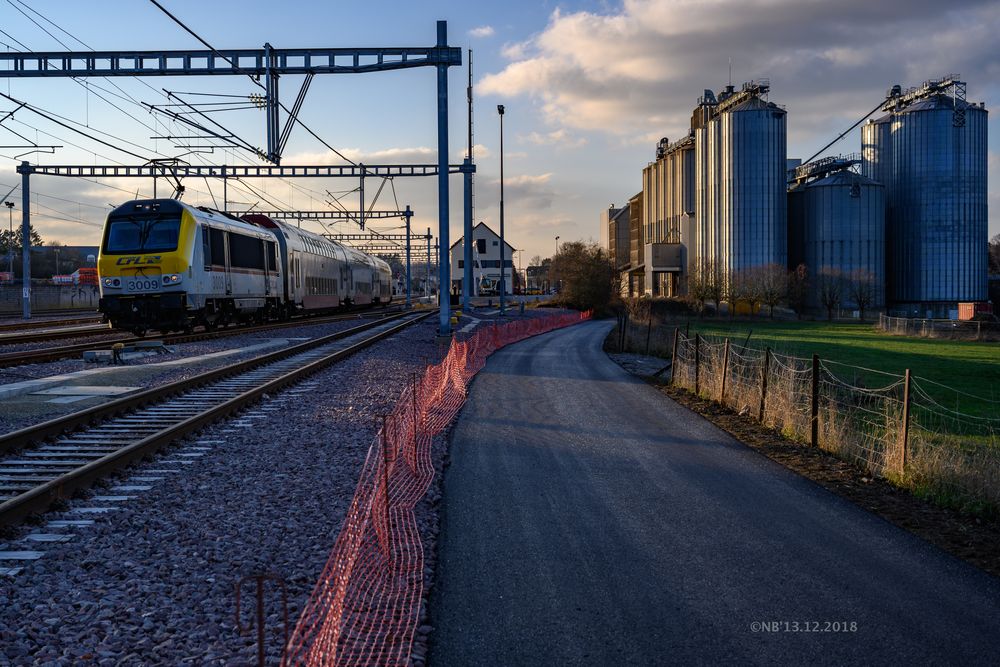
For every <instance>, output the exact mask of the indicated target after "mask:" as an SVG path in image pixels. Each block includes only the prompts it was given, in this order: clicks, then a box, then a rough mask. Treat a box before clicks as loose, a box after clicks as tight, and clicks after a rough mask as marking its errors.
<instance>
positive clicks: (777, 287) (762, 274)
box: [758, 264, 788, 320]
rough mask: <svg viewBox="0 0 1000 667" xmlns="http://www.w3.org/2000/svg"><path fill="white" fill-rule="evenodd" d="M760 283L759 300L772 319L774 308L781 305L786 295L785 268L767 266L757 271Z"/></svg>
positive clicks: (776, 265) (773, 265)
mask: <svg viewBox="0 0 1000 667" xmlns="http://www.w3.org/2000/svg"><path fill="white" fill-rule="evenodd" d="M758 275H759V281H760V288H759V289H760V300H761V303H763V304H764V305H765V306H767V307H768V309H769V310H770V316H771V319H772V320H773V319H774V307H775V306H777V305H778V304H779V303H781V301H782V299H784V298H785V295H786V294H787V293H788V283H787V280H786V277H785V268H784V267H783V266H781V265H780V264H767V265H766V266H762V267H760V268H759V270H758Z"/></svg>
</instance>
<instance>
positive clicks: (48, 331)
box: [0, 324, 128, 345]
mask: <svg viewBox="0 0 1000 667" xmlns="http://www.w3.org/2000/svg"><path fill="white" fill-rule="evenodd" d="M116 333H117V334H122V335H126V336H127V335H128V334H123V333H122V332H118V331H115V330H114V329H112V328H111V327H110V326H109V325H107V324H84V325H63V326H58V325H57V326H53V327H47V328H42V327H37V328H33V330H29V331H28V332H27V333H25V332H23V331H16V330H14V331H9V330H8V331H0V345H20V344H22V343H39V342H42V341H48V340H61V339H63V338H81V337H84V336H100V335H108V334H116Z"/></svg>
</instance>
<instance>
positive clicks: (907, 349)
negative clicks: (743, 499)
mask: <svg viewBox="0 0 1000 667" xmlns="http://www.w3.org/2000/svg"><path fill="white" fill-rule="evenodd" d="M678 324H681V325H682V327H683V323H682V322H678ZM668 326H669V325H668ZM690 326H691V335H694V334H695V333H696V332H697V333H700V334H702V335H703V336H715V337H722V338H725V337H729V338H730V339H731V341H732V342H731V344H733V345H742V344H743V341H745V340H746V337H747V334H748V333H750V332H751V331H752V334H751V336H750V345H751V346H753V347H763V346H765V345H769V346H770V347H771V348H772V349H773V350H774V351H776V352H780V353H784V354H791V355H795V356H801V357H811V356H812V355H813V354H818V355H819V356H820V357H821V358H823V359H829V360H831V361H836V362H839V363H843V364H851V365H854V366H862V367H865V368H872V369H875V370H879V371H885V372H889V373H898V374H902V373H903V372H904V370H905V369H907V368H909V369H910V371H911V373H912V374H913V375H915V376H919V377H923V378H927V379H928V380H933V381H934V382H939V383H941V384H944V385H947V386H949V387H952V388H954V389H957V390H959V391H962V392H966V393H968V394H973V395H975V396H979V397H982V398H984V399H987V400H992V401H1000V345H997V344H996V343H970V342H962V341H949V340H941V339H930V338H906V337H902V336H890V335H888V334H884V333H881V332H879V331H877V330H876V329H875V327H874V325H871V324H846V323H845V324H841V323H828V322H798V321H771V320H767V319H760V320H728V319H725V318H719V319H711V318H706V319H691V320H690ZM873 382H875V380H874V378H873ZM949 393H950V394H951V395H950V396H949V395H948V394H949ZM934 394H935V395H936V397H938V398H939V400H942V401H944V400H948V401H949V402H950V403H951V405H950V406H949V407H953V408H959V409H960V410H961V411H962V412H970V413H972V414H979V415H983V416H993V417H996V416H998V415H997V414H996V412H997V407H998V406H997V405H990V404H989V403H988V402H983V401H973V400H972V399H971V398H969V397H966V396H960V395H958V394H955V393H954V392H944V391H935V392H934ZM959 402H960V404H957V403H959Z"/></svg>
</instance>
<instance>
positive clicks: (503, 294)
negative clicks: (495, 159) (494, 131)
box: [497, 104, 507, 317]
mask: <svg viewBox="0 0 1000 667" xmlns="http://www.w3.org/2000/svg"><path fill="white" fill-rule="evenodd" d="M503 112H504V108H503V105H502V104H498V105H497V113H498V114H500V317H503V314H504V301H505V300H506V297H507V281H506V280H504V277H505V276H506V275H507V267H505V266H504V261H503V255H504V252H503V251H504V246H505V245H506V242H505V241H504V233H503Z"/></svg>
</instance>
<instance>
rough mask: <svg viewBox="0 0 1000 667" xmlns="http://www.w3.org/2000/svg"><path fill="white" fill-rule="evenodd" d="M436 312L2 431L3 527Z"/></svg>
mask: <svg viewBox="0 0 1000 667" xmlns="http://www.w3.org/2000/svg"><path fill="white" fill-rule="evenodd" d="M434 312H435V311H433V310H431V311H426V312H421V313H413V312H404V313H400V314H395V315H390V316H387V317H385V318H382V319H379V320H375V321H372V322H366V323H364V324H361V325H359V326H357V327H353V328H351V329H348V330H346V331H341V332H337V333H333V334H330V335H328V336H324V337H322V338H317V339H315V340H311V341H307V342H304V343H301V344H299V345H295V346H293V347H290V348H286V349H283V350H279V351H277V352H272V353H270V354H266V355H263V356H261V357H257V358H255V359H250V360H246V361H241V362H238V363H235V364H231V365H229V366H226V367H223V368H218V369H215V370H212V371H209V372H207V373H202V374H200V375H197V376H195V377H192V378H188V379H185V380H180V381H177V382H173V383H171V384H168V385H165V386H162V387H156V388H152V389H147V390H145V391H142V392H139V393H136V394H134V395H131V396H127V397H124V398H120V399H117V400H114V401H110V402H108V403H104V404H102V405H98V406H95V407H93V408H89V409H86V410H81V411H79V412H75V413H73V414H70V415H66V416H63V417H59V418H57V419H53V420H50V421H47V422H44V423H42V424H38V425H36V426H32V427H28V428H24V429H21V430H19V431H15V432H13V433H9V434H7V435H4V436H0V455H2V456H3V458H0V526H5V525H13V524H16V523H18V522H19V521H21V520H22V519H24V518H25V517H26V516H28V515H31V514H34V513H38V512H43V511H45V510H46V509H48V508H49V506H50V505H51V504H52V503H53V502H55V501H57V500H60V499H64V498H68V497H70V496H71V495H72V494H73V492H74V491H76V490H77V489H82V488H86V487H89V486H90V485H91V484H93V483H94V482H95V481H96V480H98V479H100V478H102V477H105V476H107V475H108V474H109V473H111V472H113V471H115V470H118V469H120V468H122V467H124V466H127V465H128V464H130V463H132V462H134V461H137V460H139V459H142V458H143V457H145V456H148V455H149V454H152V453H153V452H155V451H156V450H157V449H159V448H161V447H163V446H164V445H167V444H168V443H170V442H173V441H175V440H177V439H179V438H181V437H183V436H185V435H188V434H190V433H192V432H194V431H198V430H200V429H201V428H203V427H205V426H207V425H208V424H210V423H212V422H214V421H216V420H219V419H222V418H224V417H226V416H228V415H230V414H232V413H234V412H237V411H239V410H241V409H243V408H245V407H246V406H248V405H250V404H252V403H255V402H256V401H257V400H259V399H260V398H261V397H262V396H263V395H264V394H266V393H274V392H276V391H278V390H280V389H282V388H284V387H286V386H288V385H291V384H294V383H296V382H299V381H301V380H302V379H304V378H305V377H307V376H309V375H311V374H312V373H315V372H316V371H318V370H320V369H322V368H324V367H326V366H329V365H331V364H333V363H336V362H338V361H340V360H342V359H345V358H347V357H349V356H351V355H353V354H355V353H357V352H359V351H361V350H363V349H365V348H366V347H368V346H370V345H372V344H373V343H375V342H377V341H379V340H382V339H384V338H387V337H389V336H391V335H393V334H395V333H396V332H398V331H401V330H402V329H404V328H406V327H408V326H411V325H413V324H416V323H417V322H420V321H422V320H424V319H426V318H427V317H428V316H430V315H432V314H433V313H434Z"/></svg>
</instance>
